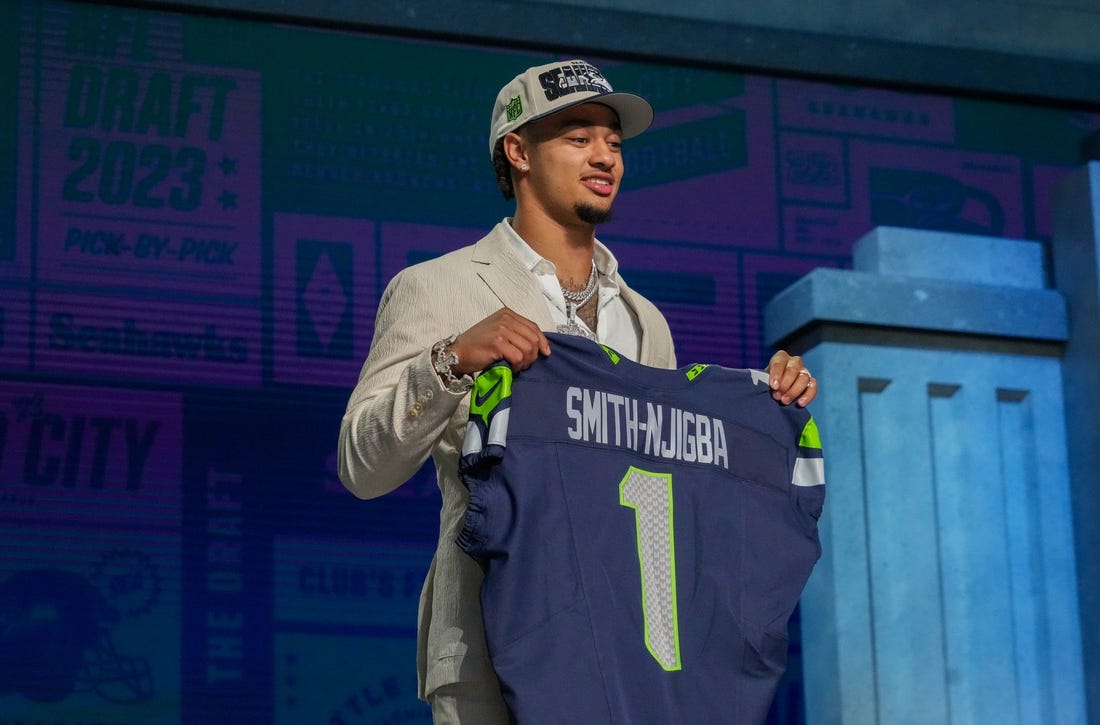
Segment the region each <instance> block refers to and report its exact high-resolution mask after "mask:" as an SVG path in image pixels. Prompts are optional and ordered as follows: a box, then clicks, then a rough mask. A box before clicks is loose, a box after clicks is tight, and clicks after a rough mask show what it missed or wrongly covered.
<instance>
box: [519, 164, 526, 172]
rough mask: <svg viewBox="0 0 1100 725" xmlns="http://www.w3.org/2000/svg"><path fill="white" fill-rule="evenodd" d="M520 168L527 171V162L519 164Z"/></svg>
mask: <svg viewBox="0 0 1100 725" xmlns="http://www.w3.org/2000/svg"><path fill="white" fill-rule="evenodd" d="M519 170H520V171H527V164H520V165H519Z"/></svg>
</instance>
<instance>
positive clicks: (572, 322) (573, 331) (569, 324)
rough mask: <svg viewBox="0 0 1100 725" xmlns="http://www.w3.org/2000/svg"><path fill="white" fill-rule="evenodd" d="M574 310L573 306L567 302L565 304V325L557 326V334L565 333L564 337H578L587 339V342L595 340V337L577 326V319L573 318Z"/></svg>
mask: <svg viewBox="0 0 1100 725" xmlns="http://www.w3.org/2000/svg"><path fill="white" fill-rule="evenodd" d="M575 310H576V307H575V306H573V305H571V304H569V303H568V302H566V303H565V318H566V319H565V324H564V325H558V332H562V333H565V334H566V335H579V336H581V337H587V338H588V339H589V340H595V339H596V336H595V335H593V334H592V333H591V332H589V331H588V330H586V329H584V328H583V327H581V326H580V325H578V324H577V319H576V317H575V316H574V312H575Z"/></svg>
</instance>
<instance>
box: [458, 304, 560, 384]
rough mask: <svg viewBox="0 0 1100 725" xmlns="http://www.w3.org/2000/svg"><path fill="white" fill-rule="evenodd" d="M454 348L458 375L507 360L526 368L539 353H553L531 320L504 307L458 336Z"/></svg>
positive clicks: (518, 368) (548, 343) (540, 331)
mask: <svg viewBox="0 0 1100 725" xmlns="http://www.w3.org/2000/svg"><path fill="white" fill-rule="evenodd" d="M451 351H452V352H453V353H454V354H455V355H457V356H458V363H456V364H455V366H454V367H453V368H452V370H453V372H454V374H455V375H465V374H468V373H476V372H479V371H481V370H484V369H485V368H486V367H488V366H489V365H490V364H492V363H494V362H496V361H497V360H506V361H507V362H508V364H509V365H510V366H511V367H512V369H513V370H517V371H518V370H526V369H527V368H529V367H530V366H531V363H533V362H535V360H536V359H538V356H539V353H542V354H543V355H549V354H550V342H549V341H548V340H547V339H546V335H544V334H542V330H540V329H539V326H538V325H536V324H535V323H534V322H532V321H531V320H528V319H527V318H526V317H523V316H522V315H517V314H516V313H515V312H512V311H511V310H510V309H508V308H507V307H502V308H501V309H499V310H497V311H496V312H494V313H493V314H491V315H489V316H488V317H486V318H485V319H484V320H482V321H481V322H479V323H477V324H476V325H474V326H473V327H471V328H470V329H468V330H466V331H465V332H463V333H462V334H461V335H459V336H458V337H457V338H455V341H454V344H452V345H451Z"/></svg>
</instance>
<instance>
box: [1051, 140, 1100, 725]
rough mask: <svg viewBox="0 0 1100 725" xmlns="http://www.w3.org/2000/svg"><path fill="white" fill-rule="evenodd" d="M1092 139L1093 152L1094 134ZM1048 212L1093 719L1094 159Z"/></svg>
mask: <svg viewBox="0 0 1100 725" xmlns="http://www.w3.org/2000/svg"><path fill="white" fill-rule="evenodd" d="M1093 140H1094V143H1095V146H1096V149H1097V151H1098V152H1100V133H1097V134H1094V136H1093ZM1095 158H1100V153H1098V154H1097V156H1096V157H1095ZM1053 209H1054V240H1053V243H1052V247H1053V251H1054V254H1053V257H1054V282H1055V285H1056V286H1057V287H1058V290H1059V291H1061V292H1062V293H1063V294H1064V295H1065V296H1066V300H1067V302H1068V303H1069V310H1070V315H1069V323H1070V328H1069V333H1070V334H1069V344H1067V345H1066V352H1065V357H1064V360H1063V368H1062V374H1063V379H1064V384H1065V395H1066V420H1067V421H1068V422H1069V424H1068V426H1067V433H1068V436H1069V437H1068V442H1069V452H1070V481H1071V482H1072V484H1073V510H1074V514H1075V518H1074V531H1075V532H1076V535H1077V576H1078V578H1079V581H1078V586H1079V587H1080V592H1081V596H1080V607H1081V633H1082V637H1083V645H1084V646H1083V650H1084V656H1085V682H1086V688H1087V692H1088V704H1089V721H1090V722H1094V723H1100V426H1098V425H1097V423H1096V418H1097V415H1096V409H1097V400H1100V163H1098V162H1092V163H1089V164H1088V165H1086V166H1084V167H1082V168H1080V169H1078V170H1076V171H1074V172H1073V173H1071V174H1070V176H1069V177H1068V178H1067V179H1066V180H1065V181H1064V182H1063V183H1062V184H1061V185H1059V187H1058V188H1057V189H1056V190H1055V195H1054V204H1053Z"/></svg>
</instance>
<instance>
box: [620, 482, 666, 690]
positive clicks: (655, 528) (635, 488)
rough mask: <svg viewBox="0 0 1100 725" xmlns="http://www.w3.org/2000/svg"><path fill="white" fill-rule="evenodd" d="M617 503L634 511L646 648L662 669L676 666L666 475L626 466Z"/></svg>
mask: <svg viewBox="0 0 1100 725" xmlns="http://www.w3.org/2000/svg"><path fill="white" fill-rule="evenodd" d="M619 504H621V505H622V506H627V507H629V508H632V509H634V521H635V524H636V533H637V537H638V563H639V566H640V568H641V581H642V612H643V614H644V616H645V645H646V649H648V650H649V653H650V654H651V655H653V659H655V660H657V663H658V664H659V665H661V667H663V668H664V669H666V670H670V671H671V670H678V669H680V629H679V624H678V615H677V611H676V546H675V539H674V535H673V530H672V474H671V473H651V472H650V471H643V470H641V469H640V468H635V467H634V466H631V467H630V469H629V470H627V472H626V475H625V476H623V480H622V481H620V482H619Z"/></svg>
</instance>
